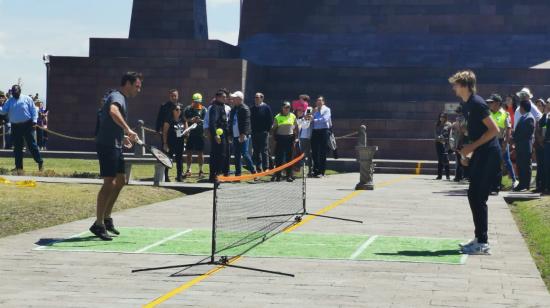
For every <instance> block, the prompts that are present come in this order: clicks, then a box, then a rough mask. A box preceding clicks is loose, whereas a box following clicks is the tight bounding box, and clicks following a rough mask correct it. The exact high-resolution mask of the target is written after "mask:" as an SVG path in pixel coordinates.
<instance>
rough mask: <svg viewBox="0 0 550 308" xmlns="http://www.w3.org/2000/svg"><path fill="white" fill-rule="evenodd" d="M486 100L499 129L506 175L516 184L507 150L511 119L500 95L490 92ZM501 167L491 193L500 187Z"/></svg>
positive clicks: (496, 192)
mask: <svg viewBox="0 0 550 308" xmlns="http://www.w3.org/2000/svg"><path fill="white" fill-rule="evenodd" d="M486 102H487V105H489V109H490V110H491V117H492V118H493V120H494V121H495V123H496V124H497V127H498V129H499V134H498V141H499V144H500V147H501V149H502V160H503V162H504V163H505V164H506V168H507V170H508V175H509V176H510V178H511V179H512V183H514V184H513V185H517V184H518V183H517V181H516V175H515V172H514V167H513V166H512V161H511V160H510V151H509V143H510V139H511V138H512V121H511V119H510V114H509V113H508V112H507V111H506V110H504V108H502V97H501V96H500V95H498V94H492V95H491V96H490V97H489V98H488V99H487V100H486ZM502 168H503V167H502V166H501V168H499V172H498V174H497V177H496V179H495V182H494V184H493V187H492V191H491V192H492V193H493V194H498V192H500V190H501V188H502V187H501V186H502V174H503V170H502Z"/></svg>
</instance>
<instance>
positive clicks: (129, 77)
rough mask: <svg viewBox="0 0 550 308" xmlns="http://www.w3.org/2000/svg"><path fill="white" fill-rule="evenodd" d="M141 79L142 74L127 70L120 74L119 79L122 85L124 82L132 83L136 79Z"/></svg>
mask: <svg viewBox="0 0 550 308" xmlns="http://www.w3.org/2000/svg"><path fill="white" fill-rule="evenodd" d="M138 79H139V80H141V81H143V75H142V74H141V73H136V72H127V73H125V74H124V75H122V79H121V80H120V86H121V87H124V86H125V85H126V83H128V82H129V83H130V84H132V85H133V84H134V83H136V81H137V80H138Z"/></svg>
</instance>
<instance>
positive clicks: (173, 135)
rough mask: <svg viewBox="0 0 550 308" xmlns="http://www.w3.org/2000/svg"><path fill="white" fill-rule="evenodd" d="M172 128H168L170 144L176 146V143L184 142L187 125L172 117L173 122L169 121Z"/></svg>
mask: <svg viewBox="0 0 550 308" xmlns="http://www.w3.org/2000/svg"><path fill="white" fill-rule="evenodd" d="M167 123H168V125H170V127H169V128H168V144H172V145H173V144H176V142H183V138H184V136H183V132H184V131H185V124H184V123H183V121H182V120H179V121H176V120H174V118H173V117H172V120H170V121H167Z"/></svg>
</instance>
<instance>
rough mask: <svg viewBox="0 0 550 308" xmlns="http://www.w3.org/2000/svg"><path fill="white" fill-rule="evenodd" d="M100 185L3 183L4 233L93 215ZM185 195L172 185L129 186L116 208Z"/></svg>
mask: <svg viewBox="0 0 550 308" xmlns="http://www.w3.org/2000/svg"><path fill="white" fill-rule="evenodd" d="M99 188H100V186H99V185H79V184H71V185H66V184H45V183H37V186H36V187H34V188H20V187H16V186H13V185H2V184H0V196H1V198H2V199H1V200H2V201H1V202H0V237H4V236H8V235H12V234H18V233H22V232H26V231H31V230H35V229H40V228H45V227H49V226H55V225H59V224H63V223H67V222H71V221H75V220H79V219H84V218H88V217H93V216H94V215H95V202H96V201H95V200H96V197H97V193H98V191H99ZM183 196H184V194H183V193H181V192H178V191H176V190H171V189H165V188H155V187H142V186H140V187H137V186H128V187H125V188H124V189H123V190H122V193H121V194H120V197H119V198H118V202H117V203H116V204H115V209H114V210H115V211H118V210H123V209H129V208H135V207H139V206H143V205H148V204H152V203H155V202H160V201H165V200H170V199H174V198H178V197H183ZM91 222H92V220H90V224H91Z"/></svg>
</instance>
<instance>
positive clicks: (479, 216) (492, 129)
mask: <svg viewBox="0 0 550 308" xmlns="http://www.w3.org/2000/svg"><path fill="white" fill-rule="evenodd" d="M449 83H450V84H452V86H453V90H454V92H455V94H456V96H458V97H459V98H461V99H462V101H463V102H464V108H465V112H464V114H465V115H466V118H467V121H468V138H469V139H470V141H471V143H469V144H465V145H464V146H463V148H462V150H461V151H460V155H461V156H462V157H464V158H468V157H471V159H469V160H465V159H464V160H463V162H464V163H466V162H467V163H468V164H469V166H470V168H469V169H470V186H469V187H468V202H469V204H470V209H471V211H472V217H473V221H474V226H475V228H474V230H475V231H474V232H475V237H474V238H473V239H472V240H471V241H469V242H468V243H462V244H460V247H461V251H462V253H465V254H475V255H478V254H485V255H487V254H490V253H491V247H490V245H489V243H488V240H489V238H488V225H489V220H488V217H489V213H488V208H487V200H488V199H489V194H490V192H491V184H492V183H493V181H494V178H495V176H496V174H497V172H498V168H499V167H500V157H501V155H500V147H499V145H498V141H497V138H496V136H497V135H498V127H497V126H496V124H495V122H494V121H493V119H492V118H491V113H490V111H489V107H488V106H487V103H486V102H485V100H484V99H483V98H481V97H480V96H479V95H477V94H476V92H477V78H476V75H475V73H474V72H472V71H469V70H466V71H460V72H458V73H456V74H455V75H453V76H452V77H450V78H449Z"/></svg>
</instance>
